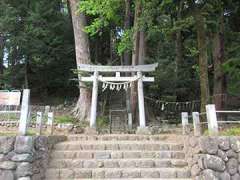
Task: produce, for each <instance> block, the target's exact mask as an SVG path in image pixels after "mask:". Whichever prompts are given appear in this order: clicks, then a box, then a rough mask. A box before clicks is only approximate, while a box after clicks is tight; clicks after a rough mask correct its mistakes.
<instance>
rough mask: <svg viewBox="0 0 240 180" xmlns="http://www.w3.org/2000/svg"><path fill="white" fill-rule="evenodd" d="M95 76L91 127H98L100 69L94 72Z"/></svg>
mask: <svg viewBox="0 0 240 180" xmlns="http://www.w3.org/2000/svg"><path fill="white" fill-rule="evenodd" d="M93 77H94V80H93V88H92V104H91V117H90V128H96V118H97V99H98V71H95V72H94V75H93Z"/></svg>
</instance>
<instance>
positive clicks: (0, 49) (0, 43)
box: [0, 33, 4, 78]
mask: <svg viewBox="0 0 240 180" xmlns="http://www.w3.org/2000/svg"><path fill="white" fill-rule="evenodd" d="M3 59H4V37H3V35H1V33H0V78H1V75H3Z"/></svg>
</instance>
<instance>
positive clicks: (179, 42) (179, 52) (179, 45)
mask: <svg viewBox="0 0 240 180" xmlns="http://www.w3.org/2000/svg"><path fill="white" fill-rule="evenodd" d="M182 6H183V2H182V1H181V2H180V3H179V6H178V11H177V20H178V21H179V20H181V18H182ZM175 48H176V59H175V62H176V67H175V68H176V69H175V74H176V88H175V89H176V91H175V94H176V95H178V93H177V89H178V88H179V87H178V84H179V83H178V82H179V81H181V79H182V78H181V77H182V74H181V70H180V69H181V67H183V65H182V63H183V39H182V31H181V30H177V32H176V40H175Z"/></svg>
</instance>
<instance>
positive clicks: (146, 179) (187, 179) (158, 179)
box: [46, 178, 192, 180]
mask: <svg viewBox="0 0 240 180" xmlns="http://www.w3.org/2000/svg"><path fill="white" fill-rule="evenodd" d="M90 179H94V180H102V178H83V179H82V178H81V179H79V178H78V179H76V178H74V179H59V178H57V179H46V180H90ZM104 180H112V179H108V178H104ZM114 180H129V178H126V179H125V178H120V179H119V178H114ZM131 180H192V179H191V178H184V179H182V178H168V179H166V178H131Z"/></svg>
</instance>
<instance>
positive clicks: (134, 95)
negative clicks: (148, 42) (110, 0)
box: [131, 0, 141, 119]
mask: <svg viewBox="0 0 240 180" xmlns="http://www.w3.org/2000/svg"><path fill="white" fill-rule="evenodd" d="M140 14H141V2H140V0H136V3H135V15H134V27H133V28H134V33H133V51H132V65H133V66H135V65H137V64H138V58H139V39H140V36H139V35H140V34H139V30H138V29H139V27H138V26H139V23H138V20H139V17H140ZM133 75H136V74H135V73H133ZM131 109H132V115H133V119H136V110H137V84H136V83H133V84H132V87H131Z"/></svg>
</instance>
